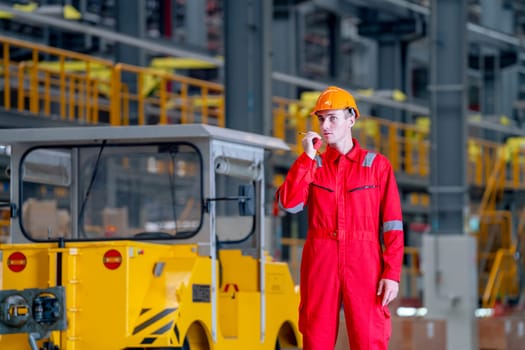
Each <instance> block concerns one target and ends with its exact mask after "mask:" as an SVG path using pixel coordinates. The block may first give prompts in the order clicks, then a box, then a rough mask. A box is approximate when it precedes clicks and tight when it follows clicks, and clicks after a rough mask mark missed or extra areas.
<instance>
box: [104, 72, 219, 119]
mask: <svg viewBox="0 0 525 350" xmlns="http://www.w3.org/2000/svg"><path fill="white" fill-rule="evenodd" d="M113 79H114V80H113V83H114V86H113V89H114V91H115V93H116V94H117V93H119V92H120V97H121V101H120V102H121V103H114V104H112V107H113V108H114V110H113V111H112V114H111V115H112V116H121V118H120V120H118V119H116V118H115V119H112V121H111V124H112V125H121V124H124V125H128V124H130V121H131V117H132V115H131V113H130V111H131V109H135V110H136V112H135V113H134V114H136V115H137V117H138V124H139V125H144V124H186V123H204V124H214V125H218V126H222V127H224V126H225V122H224V91H223V86H222V85H220V84H216V83H211V82H207V81H204V80H198V79H193V78H188V77H184V76H179V75H175V74H170V73H166V72H161V71H156V70H154V69H151V68H144V67H137V66H132V65H128V64H122V63H119V64H117V65H116V66H115V70H114V76H113ZM126 82H127V83H126ZM145 85H150V86H151V85H153V86H155V88H153V89H151V90H149V91H151V92H150V93H148V94H144V91H145ZM120 86H125V88H124V89H122V88H119V87H120ZM148 118H154V119H153V120H148Z"/></svg>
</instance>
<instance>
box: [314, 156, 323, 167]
mask: <svg viewBox="0 0 525 350" xmlns="http://www.w3.org/2000/svg"><path fill="white" fill-rule="evenodd" d="M314 160H315V162H316V163H317V167H318V168H320V167H322V166H323V161H322V160H321V157H319V155H318V154H317V155H316V156H315V158H314Z"/></svg>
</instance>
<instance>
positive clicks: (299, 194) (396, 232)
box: [277, 86, 403, 350]
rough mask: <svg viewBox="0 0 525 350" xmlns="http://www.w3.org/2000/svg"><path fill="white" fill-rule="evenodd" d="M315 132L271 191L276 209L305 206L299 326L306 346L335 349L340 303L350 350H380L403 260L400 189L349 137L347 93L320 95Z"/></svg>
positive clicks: (385, 164)
mask: <svg viewBox="0 0 525 350" xmlns="http://www.w3.org/2000/svg"><path fill="white" fill-rule="evenodd" d="M312 115H315V116H317V118H318V120H319V124H320V131H321V135H322V140H324V141H325V142H326V143H327V144H328V147H327V148H326V151H325V152H324V153H322V154H318V152H317V148H318V147H316V146H317V145H320V142H322V141H321V136H320V135H319V134H317V133H316V132H313V131H309V132H307V133H306V135H305V136H304V138H303V141H302V145H303V149H304V153H303V154H301V155H300V156H299V157H298V158H297V160H296V161H295V162H294V164H293V165H292V167H291V168H290V170H289V172H288V174H287V176H286V179H285V181H284V183H283V184H282V186H281V187H280V188H279V190H278V192H277V198H278V200H279V205H280V206H281V208H282V209H284V210H286V211H288V212H290V213H297V212H299V211H301V210H302V209H303V207H305V206H307V207H308V234H307V238H306V242H305V245H304V249H303V258H302V262H301V305H300V307H299V329H300V331H301V332H302V334H303V344H304V350H328V349H333V348H334V346H335V342H336V338H337V330H338V323H339V311H340V307H341V304H342V305H343V307H344V313H345V320H346V327H347V331H348V338H349V340H350V348H351V349H352V350H386V349H387V348H388V341H389V339H390V333H391V323H390V313H389V310H388V307H387V305H388V304H389V303H390V302H391V301H392V300H393V299H395V298H396V297H397V294H398V290H399V279H400V274H401V265H402V260H403V223H402V214H401V205H400V200H399V192H398V188H397V183H396V180H395V177H394V172H393V170H392V167H391V165H390V162H389V161H388V159H387V158H386V157H385V156H383V155H381V154H379V153H376V152H371V151H367V150H365V149H363V148H361V147H360V146H359V143H358V142H357V140H356V139H354V138H352V127H353V126H354V124H355V122H356V120H357V119H358V118H359V110H358V109H357V105H356V103H355V100H354V98H353V96H352V95H351V94H350V93H348V92H347V91H345V90H343V89H340V88H338V87H335V86H331V87H328V88H327V89H326V90H324V91H323V92H322V93H321V95H320V96H319V98H318V100H317V103H316V105H315V108H314V110H313V112H312Z"/></svg>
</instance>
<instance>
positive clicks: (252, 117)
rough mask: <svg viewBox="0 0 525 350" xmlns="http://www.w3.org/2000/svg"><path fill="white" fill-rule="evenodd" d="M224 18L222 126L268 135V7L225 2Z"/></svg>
mask: <svg viewBox="0 0 525 350" xmlns="http://www.w3.org/2000/svg"><path fill="white" fill-rule="evenodd" d="M224 16H225V20H224V38H225V50H224V51H225V54H226V56H225V58H226V65H225V77H226V79H225V84H224V85H225V91H226V116H227V117H226V126H227V127H229V128H233V129H237V130H243V131H251V132H262V133H263V134H265V135H267V134H270V131H271V119H272V110H271V106H272V103H271V96H272V93H271V72H272V69H271V21H272V3H271V2H270V1H265V0H254V1H244V0H238V1H226V2H225V4H224Z"/></svg>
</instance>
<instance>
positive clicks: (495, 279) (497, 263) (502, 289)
mask: <svg viewBox="0 0 525 350" xmlns="http://www.w3.org/2000/svg"><path fill="white" fill-rule="evenodd" d="M517 275H518V271H517V265H516V260H515V251H514V249H499V250H498V251H497V253H496V255H495V258H494V267H493V268H492V269H491V272H490V275H489V280H488V282H487V286H486V288H485V290H484V292H483V294H482V306H483V307H494V305H495V304H496V301H497V300H498V298H501V297H504V296H507V295H514V296H516V295H517V294H518V290H519V288H518V281H517Z"/></svg>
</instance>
